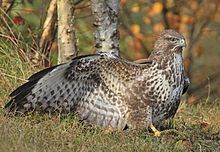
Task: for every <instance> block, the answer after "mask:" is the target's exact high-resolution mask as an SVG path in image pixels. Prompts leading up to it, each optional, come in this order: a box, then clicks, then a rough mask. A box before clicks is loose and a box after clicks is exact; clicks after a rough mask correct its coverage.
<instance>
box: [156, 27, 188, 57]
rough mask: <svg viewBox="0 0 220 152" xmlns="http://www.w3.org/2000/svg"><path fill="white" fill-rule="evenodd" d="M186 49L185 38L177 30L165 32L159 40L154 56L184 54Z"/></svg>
mask: <svg viewBox="0 0 220 152" xmlns="http://www.w3.org/2000/svg"><path fill="white" fill-rule="evenodd" d="M183 47H186V41H185V38H184V37H183V36H182V35H181V34H180V33H178V32H176V31H175V30H171V29H169V30H165V31H163V32H162V33H161V34H160V35H159V37H158V38H157V40H156V42H155V45H154V49H153V52H152V53H153V54H170V53H182V50H183Z"/></svg>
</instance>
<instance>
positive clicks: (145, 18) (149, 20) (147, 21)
mask: <svg viewBox="0 0 220 152" xmlns="http://www.w3.org/2000/svg"><path fill="white" fill-rule="evenodd" d="M143 20H144V23H145V24H151V19H150V18H149V17H144V18H143Z"/></svg>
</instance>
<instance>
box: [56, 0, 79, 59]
mask: <svg viewBox="0 0 220 152" xmlns="http://www.w3.org/2000/svg"><path fill="white" fill-rule="evenodd" d="M57 13H58V63H63V62H67V61H69V60H70V59H71V58H72V57H74V56H76V54H77V47H76V38H75V28H74V5H73V3H72V0H57Z"/></svg>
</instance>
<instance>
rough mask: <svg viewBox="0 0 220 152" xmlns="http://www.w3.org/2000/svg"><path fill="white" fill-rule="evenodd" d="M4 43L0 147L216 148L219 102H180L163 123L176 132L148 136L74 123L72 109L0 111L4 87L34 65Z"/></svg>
mask: <svg viewBox="0 0 220 152" xmlns="http://www.w3.org/2000/svg"><path fill="white" fill-rule="evenodd" d="M15 49H16V48H14V46H13V45H11V44H10V43H0V90H1V91H0V107H1V108H0V151H144V152H145V151H219V149H220V117H219V116H220V102H219V101H207V102H206V103H205V102H201V103H199V104H197V105H187V104H185V103H184V102H183V103H182V104H181V106H180V108H179V110H178V113H177V115H176V116H175V118H174V119H173V120H172V121H169V122H166V123H165V124H164V127H166V128H170V127H171V128H175V129H176V130H177V131H178V133H175V134H171V133H170V134H165V135H162V136H161V137H160V138H158V137H154V136H153V134H152V133H150V132H149V131H146V130H140V131H134V130H126V131H121V132H117V131H116V132H113V133H107V132H106V131H105V130H103V129H101V128H92V127H89V126H87V125H85V124H82V123H80V122H79V121H78V120H77V118H76V117H75V116H74V115H71V114H70V115H68V116H67V117H62V118H60V117H59V116H52V117H48V116H47V115H40V114H32V115H29V116H26V117H17V116H16V117H8V116H4V112H5V111H4V109H3V106H4V104H5V103H6V102H7V101H8V95H9V93H10V92H11V91H12V90H13V89H15V88H16V87H17V86H19V85H20V84H22V83H24V82H25V79H26V78H28V76H30V75H31V74H32V73H34V72H36V71H37V70H38V69H35V68H33V67H32V66H31V65H30V64H29V62H27V61H25V62H21V61H20V59H19V58H18V54H17V53H16V51H14V50H15Z"/></svg>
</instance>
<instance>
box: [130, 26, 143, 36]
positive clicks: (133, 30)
mask: <svg viewBox="0 0 220 152" xmlns="http://www.w3.org/2000/svg"><path fill="white" fill-rule="evenodd" d="M130 30H131V32H132V33H133V34H134V35H137V34H138V33H140V31H141V28H140V26H139V25H138V24H133V25H131V28H130Z"/></svg>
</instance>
